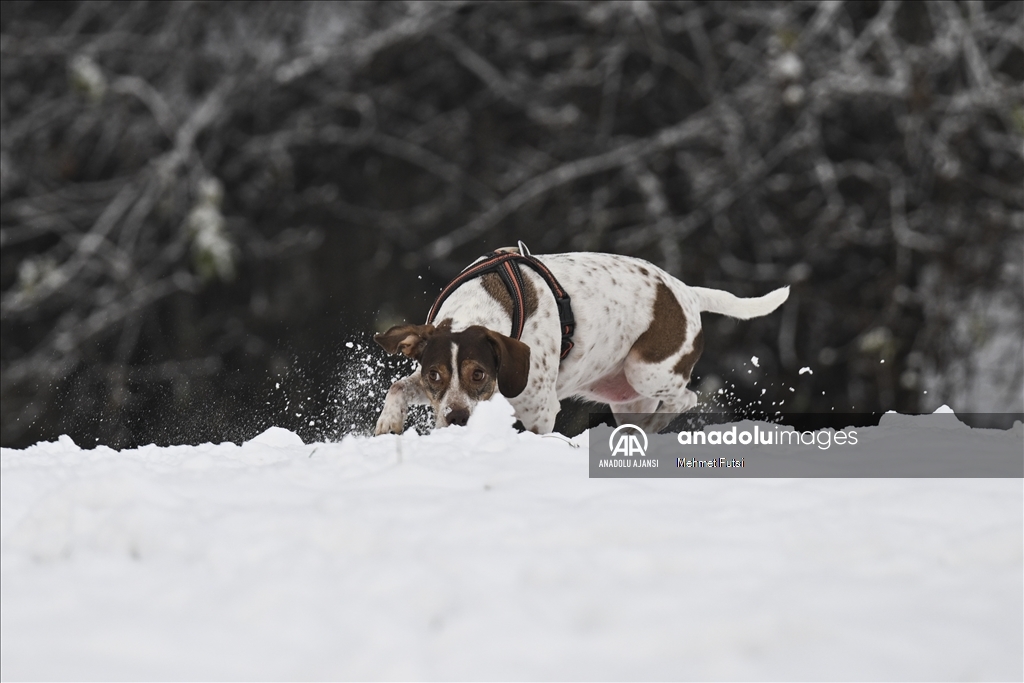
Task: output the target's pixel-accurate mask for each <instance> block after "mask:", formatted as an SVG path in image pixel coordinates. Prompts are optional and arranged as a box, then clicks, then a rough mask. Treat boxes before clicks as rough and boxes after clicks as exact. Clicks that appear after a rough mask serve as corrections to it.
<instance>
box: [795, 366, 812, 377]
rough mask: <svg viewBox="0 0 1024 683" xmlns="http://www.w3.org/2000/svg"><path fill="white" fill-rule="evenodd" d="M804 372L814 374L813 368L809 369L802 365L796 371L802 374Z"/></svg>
mask: <svg viewBox="0 0 1024 683" xmlns="http://www.w3.org/2000/svg"><path fill="white" fill-rule="evenodd" d="M804 373H807V374H808V375H813V374H814V370H811V369H810V368H809V367H807V366H804V367H802V368H800V372H798V373H797V374H799V375H802V374H804Z"/></svg>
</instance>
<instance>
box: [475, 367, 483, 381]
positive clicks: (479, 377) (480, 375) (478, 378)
mask: <svg viewBox="0 0 1024 683" xmlns="http://www.w3.org/2000/svg"><path fill="white" fill-rule="evenodd" d="M483 379H484V371H483V370H480V369H477V370H474V371H473V381H474V382H482V381H483Z"/></svg>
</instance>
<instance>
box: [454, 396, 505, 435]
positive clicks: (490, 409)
mask: <svg viewBox="0 0 1024 683" xmlns="http://www.w3.org/2000/svg"><path fill="white" fill-rule="evenodd" d="M515 421H516V409H515V408H513V407H512V404H511V403H509V402H508V399H507V398H505V397H504V396H502V395H501V394H498V393H496V394H494V396H492V397H491V399H490V400H488V401H483V402H482V403H478V404H477V406H476V408H474V409H473V414H472V415H470V416H469V422H468V423H466V429H468V430H469V431H470V432H472V433H474V434H487V435H490V436H512V435H514V434H515V433H516V430H515V427H513V426H512V425H513V424H515Z"/></svg>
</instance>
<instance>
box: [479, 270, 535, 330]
mask: <svg viewBox="0 0 1024 683" xmlns="http://www.w3.org/2000/svg"><path fill="white" fill-rule="evenodd" d="M480 284H482V285H483V286H484V291H485V292H487V294H488V295H490V297H491V298H492V299H494V300H495V301H497V302H498V303H499V304H500V305H501V308H502V310H504V311H505V313H506V314H508V316H509V317H510V318H511V317H512V295H511V294H509V293H508V287H506V286H505V283H504V282H502V280H501V276H500V275H498V274H497V273H484V274H483V275H481V276H480ZM523 304H524V305H525V306H526V311H525V314H526V318H529V317H530V316H531V315H533V314H534V313H536V312H537V290H536V289H534V287H533V283H532V282H530V280H529V278H527V277H523ZM526 318H524V322H525V320H526Z"/></svg>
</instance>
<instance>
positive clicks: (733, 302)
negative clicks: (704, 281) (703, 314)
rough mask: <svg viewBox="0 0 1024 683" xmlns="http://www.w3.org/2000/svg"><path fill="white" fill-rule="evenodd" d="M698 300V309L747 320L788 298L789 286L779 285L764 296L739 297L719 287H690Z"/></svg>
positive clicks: (766, 313) (760, 314)
mask: <svg viewBox="0 0 1024 683" xmlns="http://www.w3.org/2000/svg"><path fill="white" fill-rule="evenodd" d="M691 289H693V291H695V292H696V293H697V298H698V299H699V300H700V310H702V311H708V312H709V313H721V314H722V315H728V316H730V317H733V318H739V319H741V320H747V319H749V318H757V317H759V316H762V315H768V314H769V313H771V312H772V311H774V310H775V309H776V308H778V307H779V306H781V305H782V302H784V301H785V300H786V299H788V298H789V287H780V288H779V289H776V290H774V291H772V292H768V293H767V294H765V295H764V296H757V297H752V298H750V299H741V298H740V297H738V296H734V295H732V294H730V293H729V292H723V291H722V290H720V289H707V288H705V287H692V288H691Z"/></svg>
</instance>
